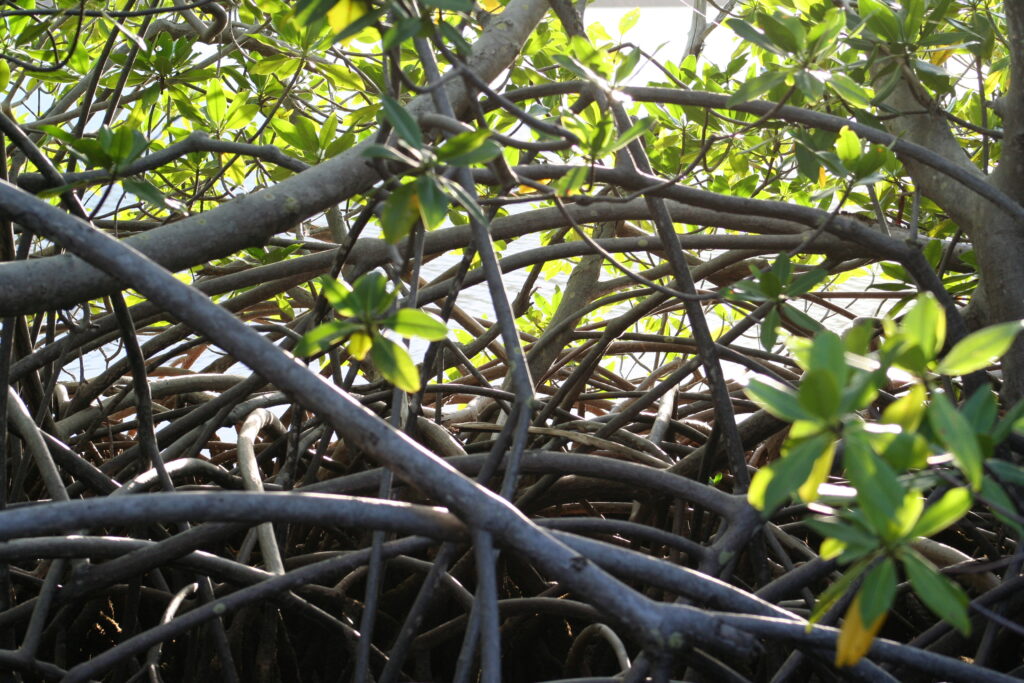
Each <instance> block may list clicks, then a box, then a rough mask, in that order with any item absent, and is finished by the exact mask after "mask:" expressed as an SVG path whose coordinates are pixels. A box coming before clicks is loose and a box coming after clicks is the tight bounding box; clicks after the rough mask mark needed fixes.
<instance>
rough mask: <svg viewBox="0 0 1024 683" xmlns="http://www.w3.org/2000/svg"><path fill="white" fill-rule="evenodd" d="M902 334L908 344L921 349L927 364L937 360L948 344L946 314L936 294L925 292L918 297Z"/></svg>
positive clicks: (915, 369)
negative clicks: (940, 351)
mask: <svg viewBox="0 0 1024 683" xmlns="http://www.w3.org/2000/svg"><path fill="white" fill-rule="evenodd" d="M900 332H901V333H902V335H903V337H904V338H905V339H906V340H907V341H908V342H910V343H911V344H912V345H915V346H917V347H919V348H920V349H921V353H922V355H923V356H924V360H925V362H928V361H931V360H932V359H933V358H935V355H936V354H937V353H938V352H939V349H941V348H942V345H943V344H944V343H945V342H946V314H945V312H944V311H943V310H942V306H941V305H939V302H938V300H937V299H936V298H935V295H934V294H932V293H931V292H925V293H923V294H920V295H918V297H917V303H916V305H915V306H914V308H912V309H911V310H910V312H909V313H907V315H906V316H905V317H904V318H903V324H902V325H900ZM908 369H910V370H914V371H920V370H923V368H908Z"/></svg>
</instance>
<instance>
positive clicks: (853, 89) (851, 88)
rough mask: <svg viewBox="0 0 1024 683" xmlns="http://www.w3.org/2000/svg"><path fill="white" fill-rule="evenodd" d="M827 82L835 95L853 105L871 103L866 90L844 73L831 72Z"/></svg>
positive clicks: (864, 105)
mask: <svg viewBox="0 0 1024 683" xmlns="http://www.w3.org/2000/svg"><path fill="white" fill-rule="evenodd" d="M827 83H828V86H829V87H830V88H832V90H834V91H835V93H836V94H837V95H839V96H840V97H842V98H843V99H845V100H846V101H847V102H849V103H850V104H852V105H854V106H857V107H867V106H869V105H870V104H871V95H870V94H869V93H868V91H867V90H865V89H864V87H863V86H862V85H860V84H859V83H857V82H856V81H854V80H853V79H852V78H850V77H849V76H847V75H846V74H841V73H833V74H831V75H830V76H829V77H828V81H827Z"/></svg>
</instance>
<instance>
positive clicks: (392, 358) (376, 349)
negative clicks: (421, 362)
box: [370, 335, 420, 394]
mask: <svg viewBox="0 0 1024 683" xmlns="http://www.w3.org/2000/svg"><path fill="white" fill-rule="evenodd" d="M370 358H372V359H373V365H374V367H376V368H377V370H378V371H380V374H382V375H383V376H384V379H386V380H387V381H389V382H391V383H392V384H394V385H395V386H396V387H398V388H399V389H401V390H402V391H405V392H407V393H410V394H411V393H414V392H417V391H419V390H420V374H419V372H418V371H417V370H416V365H415V364H413V362H412V358H410V357H409V353H408V352H407V351H406V350H405V349H404V348H402V347H401V346H399V345H398V344H396V343H395V342H393V341H391V340H390V339H387V338H385V337H381V336H379V335H378V336H376V337H374V339H373V348H372V349H371V350H370Z"/></svg>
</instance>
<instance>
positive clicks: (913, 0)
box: [900, 0, 925, 42]
mask: <svg viewBox="0 0 1024 683" xmlns="http://www.w3.org/2000/svg"><path fill="white" fill-rule="evenodd" d="M924 9H925V0H903V8H902V9H901V10H900V14H901V15H902V17H903V35H904V36H906V39H907V40H908V41H910V42H913V41H915V40H917V36H918V34H919V33H920V32H921V26H922V25H923V24H924Z"/></svg>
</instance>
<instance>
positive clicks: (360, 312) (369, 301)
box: [348, 271, 395, 321]
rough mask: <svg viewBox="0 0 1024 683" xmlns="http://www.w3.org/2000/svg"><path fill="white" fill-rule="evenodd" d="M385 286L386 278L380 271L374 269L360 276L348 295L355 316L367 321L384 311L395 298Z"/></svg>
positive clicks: (386, 284)
mask: <svg viewBox="0 0 1024 683" xmlns="http://www.w3.org/2000/svg"><path fill="white" fill-rule="evenodd" d="M387 287H388V279H387V278H386V277H384V275H382V274H381V273H378V272H376V271H374V272H371V273H366V274H365V275H362V276H360V277H359V279H358V280H356V282H355V284H354V285H353V286H352V292H351V293H350V294H349V295H348V302H349V303H350V304H351V306H352V308H353V309H354V310H355V315H356V317H358V318H360V319H361V320H367V321H369V320H373V319H374V318H376V317H377V316H379V315H381V314H382V313H384V311H386V310H387V308H388V306H390V305H391V302H392V301H394V300H395V294H394V293H389V292H388V290H387Z"/></svg>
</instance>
